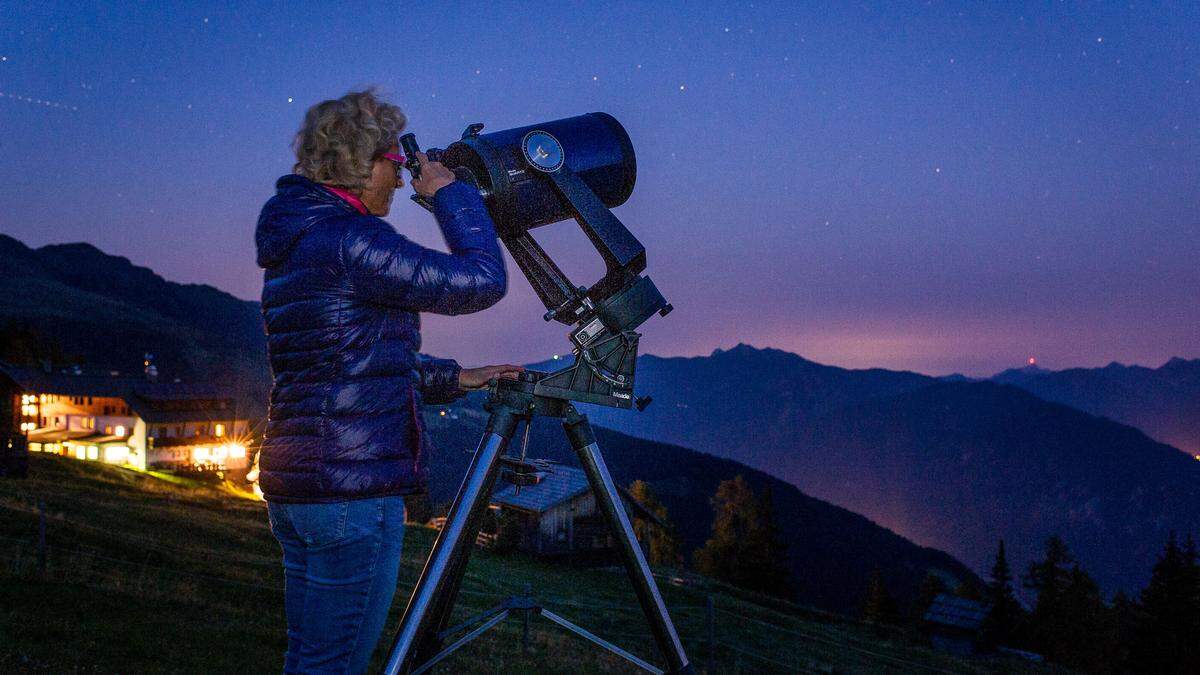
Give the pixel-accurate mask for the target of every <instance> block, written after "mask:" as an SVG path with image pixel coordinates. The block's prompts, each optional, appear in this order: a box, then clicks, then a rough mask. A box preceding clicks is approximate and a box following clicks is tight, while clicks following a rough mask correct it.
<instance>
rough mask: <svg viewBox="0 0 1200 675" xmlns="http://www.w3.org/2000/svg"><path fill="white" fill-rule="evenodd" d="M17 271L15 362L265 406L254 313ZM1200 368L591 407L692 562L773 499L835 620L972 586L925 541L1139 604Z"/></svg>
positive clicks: (86, 277)
mask: <svg viewBox="0 0 1200 675" xmlns="http://www.w3.org/2000/svg"><path fill="white" fill-rule="evenodd" d="M0 270H3V274H0V358H8V359H12V358H13V357H14V355H15V356H17V357H20V358H25V359H26V360H36V359H40V358H45V359H51V360H58V359H67V360H75V361H80V362H83V363H86V364H89V365H93V366H94V365H103V366H105V367H106V368H111V369H115V370H122V371H124V370H133V369H138V368H140V367H141V357H142V353H143V352H145V351H149V352H152V353H154V354H155V355H156V359H157V361H158V365H159V368H160V372H161V373H163V374H164V375H166V376H169V377H174V376H179V377H183V378H184V379H196V378H204V379H218V380H219V379H230V378H232V379H234V380H236V381H238V382H240V383H241V384H242V386H243V387H244V388H246V389H248V390H251V392H250V393H249V395H250V397H251V399H252V400H255V401H258V402H259V403H260V406H261V407H265V401H266V393H267V391H268V389H269V382H270V377H269V370H268V367H267V363H266V359H265V347H264V337H263V330H262V324H261V316H260V313H259V309H258V305H257V304H256V303H253V302H247V301H242V300H238V299H236V298H233V297H232V296H229V295H228V294H225V293H223V292H221V291H219V290H217V289H214V288H212V287H209V286H200V285H185V284H176V283H173V282H169V281H166V280H165V279H163V278H162V277H160V276H158V275H157V274H155V273H154V272H152V271H151V270H149V269H146V268H144V267H138V266H135V265H133V264H131V263H130V262H129V261H128V260H127V259H125V258H120V257H116V256H110V255H107V254H105V253H103V252H101V251H99V250H98V249H96V248H95V247H92V246H90V245H87V244H67V245H59V246H46V247H42V248H38V249H31V248H29V247H26V246H25V245H24V244H22V243H21V242H19V241H17V240H15V239H12V238H10V237H5V236H3V235H0ZM552 364H553V366H554V367H561V366H562V365H563V362H562V361H555V362H552ZM1198 365H1200V361H1185V360H1183V359H1173V360H1172V361H1170V362H1168V363H1167V364H1165V365H1164V366H1162V367H1161V368H1157V369H1149V368H1141V367H1137V366H1120V365H1112V366H1109V367H1107V368H1102V369H1090V370H1089V369H1075V370H1069V371H1061V372H1049V371H1040V370H1032V369H1024V370H1020V371H1006V372H1005V373H1001V374H999V375H997V376H996V377H995V378H993V379H992V380H990V381H973V380H969V379H967V378H953V380H952V381H947V380H945V379H939V378H931V377H927V376H925V375H921V374H918V373H912V372H898V371H889V370H884V369H870V370H847V369H843V368H838V367H834V366H827V365H822V364H819V363H815V362H812V361H809V360H806V359H804V358H802V357H800V356H798V355H795V354H791V353H788V352H784V351H780V350H775V349H755V348H753V347H749V346H746V345H739V346H738V347H736V348H734V349H730V350H717V351H715V352H713V353H712V354H711V355H710V356H707V357H693V358H661V357H655V356H643V357H641V358H640V359H639V361H638V366H637V378H638V379H637V385H638V393H639V394H649V395H651V396H653V397H654V398H655V401H654V403H653V404H652V405H651V406H650V407H649V408H648V409H647V410H646V411H645V412H642V413H637V412H633V411H623V410H613V409H607V408H597V407H595V406H583V408H584V409H585V411H586V412H588V413H589V414H590V415H591V416H592V418H593V420H594V421H595V422H596V423H597V424H598V425H602V426H607V427H610V428H611V429H613V430H614V433H612V434H607V433H606V432H602V433H603V434H605V435H604V438H603V441H604V443H605V447H606V450H607V451H608V452H609V453H611V455H612V456H613V458H614V459H613V460H610V463H611V464H612V466H613V470H614V473H616V474H617V477H618V480H621V481H622V482H628V480H632V479H633V478H641V479H643V480H648V481H650V482H651V484H652V486H654V487H655V489H656V490H658V491H659V492H661V493H662V496H663V501H664V502H665V503H666V504H667V506H668V507H669V508H670V509H671V510H672V513H673V514H674V515H675V517H676V520H677V524H678V525H679V528H680V532H681V535H682V536H683V538H684V542H685V548H694V547H695V546H698V545H700V544H702V543H703V538H704V537H705V536H706V535H707V532H708V527H709V526H710V524H711V513H710V506H709V505H708V499H709V497H710V496H711V494H712V492H713V490H715V487H716V484H717V483H718V482H719V481H720V480H722V479H726V478H731V477H733V476H734V475H737V474H738V473H743V474H745V475H746V476H747V478H748V479H750V481H751V484H752V485H754V486H755V487H756V488H757V489H761V488H763V487H766V486H771V489H772V492H773V493H774V498H775V502H776V506H777V509H778V511H779V514H780V518H781V523H780V524H781V526H782V527H783V531H784V534H785V535H786V536H787V537H788V538H789V546H790V550H791V552H792V556H793V558H794V559H793V561H792V565H793V568H794V569H795V571H796V573H797V577H798V578H797V586H798V587H799V588H801V589H802V592H803V594H804V595H803V597H804V598H806V599H808V600H810V601H812V602H815V603H819V604H822V605H824V606H830V607H840V608H843V609H844V608H847V607H849V606H850V605H852V604H853V602H854V598H857V597H858V595H859V594H860V591H861V588H859V587H857V584H859V583H860V582H861V579H860V577H861V574H860V573H861V572H863V571H864V570H866V568H867V567H870V566H872V565H878V566H880V567H881V568H882V571H883V572H884V574H885V578H889V579H890V580H892V581H893V583H894V585H895V586H896V587H897V589H898V590H897V592H898V593H899V594H901V595H911V592H913V590H914V589H915V584H916V583H917V582H919V580H920V578H921V577H923V575H924V573H925V571H926V570H928V569H940V570H943V571H946V572H947V573H948V574H950V575H953V576H956V577H958V578H964V576H963V575H964V573H966V574H969V572H966V571H965V570H964V569H963V568H962V567H961V566H958V564H957V563H956V562H954V560H952V559H951V558H949V556H945V555H944V554H941V553H939V552H938V551H934V550H931V549H925V548H923V547H926V546H929V547H936V548H938V549H941V550H945V551H947V552H949V553H950V554H952V555H954V556H955V557H957V558H958V559H959V560H962V561H964V562H966V563H967V564H968V565H969V566H970V568H971V569H973V570H975V571H976V572H982V571H984V570H986V569H987V567H988V566H989V564H990V560H991V556H992V555H993V553H994V551H995V547H996V541H997V540H998V539H1000V538H1003V539H1004V540H1005V542H1006V545H1007V547H1008V551H1009V554H1010V559H1011V560H1012V561H1013V563H1014V565H1015V566H1016V567H1017V568H1018V569H1019V568H1021V567H1023V566H1024V564H1026V563H1027V562H1028V561H1029V560H1031V559H1032V558H1033V557H1034V556H1035V555H1036V554H1037V552H1038V549H1039V548H1040V546H1041V542H1042V540H1043V539H1045V538H1046V537H1048V536H1050V535H1052V534H1058V535H1061V536H1063V537H1064V538H1065V539H1066V541H1067V542H1068V544H1069V545H1070V546H1071V547H1072V548H1073V549H1074V550H1075V551H1076V553H1077V554H1078V557H1079V559H1080V560H1081V562H1082V563H1083V564H1084V566H1085V567H1086V568H1087V569H1088V570H1089V571H1090V572H1091V573H1092V574H1093V575H1094V576H1095V577H1096V578H1097V579H1098V580H1099V581H1100V582H1101V583H1102V584H1103V585H1104V587H1105V588H1106V589H1108V590H1115V589H1118V588H1121V589H1126V590H1133V589H1136V588H1138V587H1140V585H1141V584H1142V583H1144V581H1145V579H1146V577H1147V575H1148V572H1149V569H1150V567H1151V565H1152V564H1153V562H1154V558H1155V555H1156V553H1157V551H1158V550H1160V548H1161V545H1162V542H1163V541H1164V540H1165V539H1166V536H1167V533H1168V532H1169V531H1170V530H1177V531H1178V532H1179V533H1180V534H1181V536H1183V535H1186V534H1188V533H1195V534H1200V508H1197V507H1198V506H1200V462H1197V461H1195V460H1193V459H1191V458H1190V457H1189V455H1186V454H1184V453H1182V452H1180V451H1179V450H1177V449H1176V448H1173V447H1171V446H1168V445H1165V444H1162V443H1160V442H1156V441H1154V440H1151V438H1149V437H1147V436H1146V435H1145V434H1144V433H1142V431H1141V430H1139V429H1135V428H1133V427H1131V426H1127V424H1135V425H1139V426H1142V427H1146V430H1147V431H1148V432H1149V433H1150V434H1151V435H1152V436H1155V437H1156V438H1158V439H1160V440H1163V439H1169V438H1180V439H1182V441H1186V440H1187V438H1188V437H1189V433H1190V429H1194V428H1195V425H1196V422H1197V419H1198V416H1197V415H1196V413H1195V410H1196V407H1195V401H1196V400H1197V394H1196V391H1197V387H1196V381H1197V377H1196V370H1197V368H1198ZM456 414H457V415H458V417H459V418H460V419H464V420H468V419H471V414H478V412H477V411H474V412H472V410H469V409H467V408H462V409H461V411H460V412H459V413H456ZM1121 422H1124V423H1126V424H1122V423H1121ZM534 432H535V440H536V441H537V444H538V445H539V446H544V448H545V450H544V451H543V450H540V449H539V452H542V454H547V455H548V456H550V457H552V458H557V459H566V458H567V457H566V455H565V454H564V453H565V452H566V448H565V445H563V444H562V443H561V435H560V434H558V433H551V432H548V431H546V429H545V427H544V425H540V424H539V425H535V430H534ZM437 433H438V434H439V435H441V439H440V440H441V441H442V445H443V447H446V448H464V449H465V448H470V447H473V445H474V441H475V439H473V438H471V436H472V435H473V434H474V433H476V429H475V426H471V425H468V424H464V425H462V426H461V428H458V427H456V428H451V429H442V430H439V431H437ZM642 439H646V440H642ZM651 441H653V442H651ZM689 448H691V449H693V450H696V451H699V452H693V451H692V450H689ZM436 461H444V462H445V464H444V471H443V472H442V474H441V476H442V478H441V479H440V480H438V481H435V485H434V486H433V491H434V493H435V497H438V496H440V497H443V498H444V497H446V496H448V494H449V492H450V491H452V489H453V487H454V483H455V482H456V480H457V476H458V475H460V474H461V468H462V467H463V466H465V464H464V461H465V460H464V456H462V455H457V454H448V455H445V456H444V460H436ZM445 476H450V477H451V478H450V479H446V478H445ZM797 488H798V489H797ZM820 500H824V502H822V501H820ZM825 502H829V503H825ZM833 504H836V505H837V507H843V508H837V507H835V506H832V505H833ZM844 509H849V511H846V510H844ZM851 512H854V513H851ZM856 514H861V516H860V515H856ZM864 517H865V518H864ZM872 521H873V522H872ZM876 523H877V524H878V525H876ZM880 526H882V527H880ZM884 528H888V529H890V530H892V531H893V532H894V533H895V535H900V536H899V537H897V536H895V535H893V534H892V533H891V532H887V530H885V529H884ZM902 537H903V538H902ZM909 540H911V541H909ZM913 542H916V545H914V543H913ZM881 552H882V553H881ZM839 566H841V567H843V568H844V570H841V571H839V569H838V567H839ZM846 570H853V573H850V572H848V571H846ZM841 572H845V573H841Z"/></svg>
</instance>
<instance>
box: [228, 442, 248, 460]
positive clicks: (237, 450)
mask: <svg viewBox="0 0 1200 675" xmlns="http://www.w3.org/2000/svg"><path fill="white" fill-rule="evenodd" d="M229 457H230V458H231V459H244V458H245V457H246V448H245V446H241V445H237V444H234V445H231V446H229Z"/></svg>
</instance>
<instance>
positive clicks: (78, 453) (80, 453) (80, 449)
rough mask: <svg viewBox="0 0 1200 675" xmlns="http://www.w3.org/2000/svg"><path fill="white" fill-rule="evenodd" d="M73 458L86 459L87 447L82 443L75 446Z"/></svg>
mask: <svg viewBox="0 0 1200 675" xmlns="http://www.w3.org/2000/svg"><path fill="white" fill-rule="evenodd" d="M75 458H76V459H87V447H86V446H83V445H77V446H75Z"/></svg>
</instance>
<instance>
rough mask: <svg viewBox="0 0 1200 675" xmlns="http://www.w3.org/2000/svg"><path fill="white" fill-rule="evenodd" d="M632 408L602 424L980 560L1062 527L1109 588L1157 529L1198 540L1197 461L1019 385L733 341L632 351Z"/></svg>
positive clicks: (1131, 584)
mask: <svg viewBox="0 0 1200 675" xmlns="http://www.w3.org/2000/svg"><path fill="white" fill-rule="evenodd" d="M637 387H638V390H639V393H640V394H642V395H647V394H648V395H651V396H653V397H654V403H653V404H652V405H650V407H649V408H647V409H646V410H645V411H644V412H642V413H640V414H639V413H633V412H630V411H621V410H612V409H603V408H596V407H589V409H588V412H589V414H591V415H592V417H593V418H594V419H595V420H596V422H597V423H598V424H602V425H605V426H609V427H611V428H614V429H617V430H620V431H622V432H623V433H629V434H632V435H635V436H641V437H645V438H653V439H656V440H661V441H664V442H669V443H678V444H681V445H685V446H688V447H692V448H695V449H697V450H700V451H702V452H707V453H711V454H713V455H716V456H720V457H728V458H731V459H735V460H737V461H741V462H745V463H746V464H749V465H751V466H754V467H756V468H759V469H762V470H764V471H767V472H769V473H771V474H772V475H775V476H777V477H779V478H782V479H784V480H786V481H788V482H790V483H792V484H794V485H796V486H797V487H799V488H801V489H802V490H804V491H805V493H807V494H810V495H813V496H815V497H818V498H820V499H824V500H827V501H830V502H832V503H834V504H838V505H839V506H844V507H846V508H849V509H851V510H853V511H855V512H858V513H861V514H863V515H865V516H867V517H868V518H871V519H872V520H874V521H876V522H878V523H880V524H882V525H884V526H886V527H888V528H890V529H892V530H894V531H896V532H897V533H900V534H902V535H904V536H905V537H908V538H910V539H912V540H913V541H916V542H918V543H921V544H925V545H930V546H935V547H938V548H942V549H943V550H946V551H948V552H950V553H952V554H954V555H955V556H956V557H957V558H959V559H960V560H963V561H964V562H966V563H967V564H968V565H971V566H972V567H973V568H974V569H976V570H979V571H982V570H985V569H987V567H988V565H989V564H990V561H991V557H992V556H993V555H994V551H995V548H996V542H997V540H998V539H1001V538H1003V539H1004V540H1005V543H1006V546H1007V548H1008V553H1009V559H1010V560H1011V561H1014V563H1016V564H1017V565H1018V566H1023V565H1024V564H1025V563H1027V562H1028V561H1030V560H1032V559H1033V558H1034V557H1035V556H1036V555H1037V554H1038V552H1039V550H1040V548H1041V545H1042V542H1043V541H1044V540H1045V539H1046V538H1047V537H1049V536H1051V535H1055V534H1058V535H1061V536H1062V537H1063V538H1064V539H1065V540H1066V541H1067V543H1068V544H1069V545H1070V546H1071V547H1072V548H1073V550H1075V552H1076V553H1077V555H1078V557H1079V559H1080V561H1081V562H1082V563H1083V564H1084V566H1085V568H1087V569H1088V571H1089V572H1091V573H1092V574H1093V576H1095V577H1096V578H1097V580H1098V581H1100V583H1101V584H1102V586H1103V587H1104V588H1106V589H1107V590H1109V591H1115V590H1117V589H1125V590H1135V589H1137V588H1139V587H1140V586H1141V585H1142V584H1143V583H1144V582H1145V580H1146V579H1147V578H1148V575H1149V571H1150V568H1151V566H1152V565H1153V563H1154V560H1155V556H1156V554H1157V552H1158V551H1159V550H1160V549H1161V547H1162V544H1163V542H1164V541H1165V540H1166V538H1167V536H1168V533H1169V531H1171V530H1177V531H1178V532H1179V533H1180V535H1181V536H1183V535H1186V534H1188V533H1196V534H1197V535H1200V462H1197V461H1195V460H1194V459H1193V458H1191V457H1190V456H1189V455H1187V454H1184V453H1182V452H1180V451H1179V450H1178V449H1176V448H1173V447H1170V446H1167V445H1164V444H1162V443H1158V442H1155V441H1153V440H1151V439H1150V438H1148V437H1147V436H1146V435H1145V434H1144V433H1142V432H1141V431H1140V430H1138V429H1135V428H1132V427H1129V426H1125V425H1122V424H1119V423H1117V422H1114V421H1112V420H1111V419H1107V418H1102V417H1097V416H1094V415H1091V414H1088V413H1085V412H1083V411H1080V410H1077V409H1075V408H1072V407H1068V406H1065V405H1062V404H1059V403H1055V402H1052V401H1047V400H1044V399H1042V398H1039V397H1037V396H1034V395H1033V394H1031V393H1029V392H1028V391H1025V390H1023V389H1021V388H1018V387H1016V386H1011V385H1006V384H1001V383H998V382H992V381H967V380H958V381H942V380H939V379H936V378H931V377H926V376H923V375H919V374H916V373H907V372H895V371H887V370H878V369H873V370H847V369H843V368H836V367H832V366H826V365H821V364H818V363H814V362H812V361H808V360H806V359H803V358H801V357H800V356H797V355H795V354H791V353H788V352H783V351H780V350H775V349H755V348H753V347H750V346H747V345H739V346H738V347H736V348H734V349H730V350H724V351H723V350H717V351H715V352H714V353H713V354H712V355H711V356H708V357H694V358H659V357H654V356H643V357H641V358H640V359H639V360H638V366H637Z"/></svg>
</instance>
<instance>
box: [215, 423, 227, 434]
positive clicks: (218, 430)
mask: <svg viewBox="0 0 1200 675" xmlns="http://www.w3.org/2000/svg"><path fill="white" fill-rule="evenodd" d="M213 435H214V436H218V437H219V436H224V435H225V425H224V424H217V425H216V427H215V428H214V429H213Z"/></svg>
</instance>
